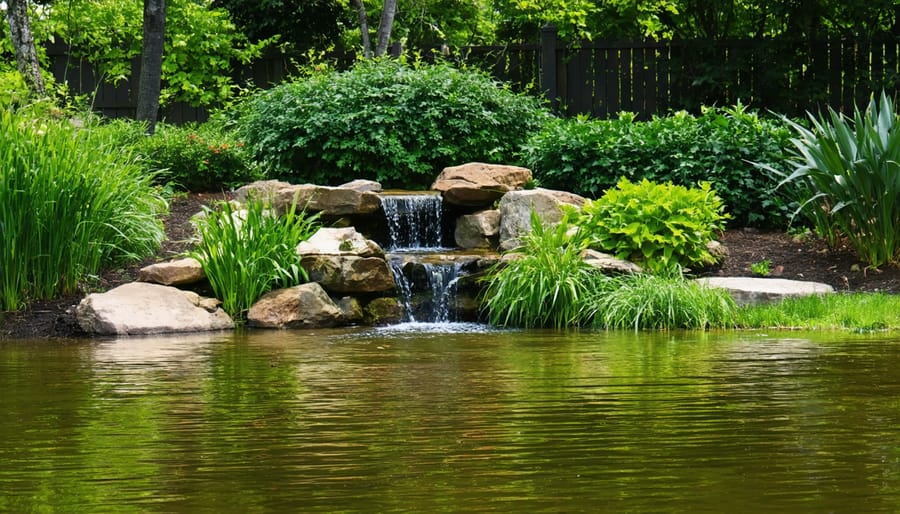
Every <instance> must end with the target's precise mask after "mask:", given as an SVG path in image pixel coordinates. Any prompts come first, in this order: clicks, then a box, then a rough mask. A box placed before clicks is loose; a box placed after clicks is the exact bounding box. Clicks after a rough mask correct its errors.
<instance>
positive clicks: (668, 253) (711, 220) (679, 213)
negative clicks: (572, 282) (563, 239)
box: [577, 178, 728, 272]
mask: <svg viewBox="0 0 900 514" xmlns="http://www.w3.org/2000/svg"><path fill="white" fill-rule="evenodd" d="M723 210H724V206H723V204H722V200H721V199H720V198H719V197H718V196H717V195H716V193H715V192H714V191H713V190H712V187H711V186H710V184H709V183H708V182H701V183H700V184H699V188H692V189H688V188H686V187H683V186H676V185H673V184H671V183H667V184H655V183H652V182H650V181H648V180H643V181H641V182H640V183H639V184H633V183H632V182H631V181H629V180H628V179H627V178H623V179H621V180H620V181H619V183H618V184H617V185H616V187H615V188H613V189H610V190H608V191H607V192H606V193H605V194H604V195H603V196H602V197H601V198H599V199H597V200H593V201H590V200H589V201H587V202H586V203H585V205H584V207H583V209H582V214H581V216H580V217H579V219H578V222H577V223H578V225H579V226H581V227H582V228H583V229H584V232H585V234H586V237H587V238H588V239H589V241H590V245H591V246H592V247H594V248H597V249H599V250H601V251H604V252H609V253H612V254H614V255H615V256H616V257H619V258H620V259H629V260H632V261H635V262H639V263H641V264H642V266H644V267H645V268H647V269H650V270H652V271H654V272H663V271H666V270H671V269H673V268H676V267H703V266H707V265H710V264H714V263H715V259H714V258H713V256H712V255H711V254H710V253H709V250H708V249H707V247H706V245H707V243H709V242H710V241H711V240H712V239H713V238H714V236H715V234H716V232H717V231H720V230H722V229H723V228H724V223H725V220H726V219H728V215H727V214H724V213H723Z"/></svg>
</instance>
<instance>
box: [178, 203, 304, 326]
mask: <svg viewBox="0 0 900 514" xmlns="http://www.w3.org/2000/svg"><path fill="white" fill-rule="evenodd" d="M205 214H206V215H205V216H204V217H202V218H201V219H200V221H199V223H198V230H199V233H200V238H201V241H200V243H199V244H198V245H197V248H196V249H195V250H194V251H193V252H192V254H191V255H192V256H193V257H194V258H195V259H197V260H198V261H199V262H200V264H201V266H202V267H203V272H204V273H205V274H206V277H207V278H208V279H209V283H210V285H211V287H212V289H213V292H215V294H216V297H217V298H219V299H220V300H222V308H223V309H224V310H225V312H227V313H228V314H229V315H230V316H232V318H234V319H235V321H240V320H242V319H244V318H245V317H246V313H247V311H248V310H249V309H250V307H251V306H252V305H253V302H255V301H256V300H257V299H258V298H259V297H260V296H262V295H263V294H265V293H267V292H268V291H270V290H271V289H272V288H273V287H291V286H295V285H298V284H302V283H303V282H305V281H306V280H307V276H306V271H305V270H304V269H303V268H302V267H301V266H300V256H299V255H298V254H297V251H296V248H297V245H298V244H299V243H300V242H301V241H305V240H307V239H309V237H310V236H311V235H312V234H314V233H315V231H316V230H318V227H319V226H318V222H317V219H318V216H317V215H312V216H308V215H307V214H306V212H305V211H299V212H297V210H296V204H294V205H292V206H291V208H290V209H289V210H288V212H287V213H285V214H284V215H281V216H279V215H277V214H275V212H274V211H272V210H271V209H269V208H268V207H267V206H266V205H265V203H264V202H262V201H260V200H255V199H251V200H250V201H249V202H248V203H247V204H246V205H244V206H243V207H242V208H241V209H236V208H235V207H234V206H233V205H232V204H231V203H230V202H224V203H222V204H221V206H220V209H218V210H212V209H208V208H207V209H206V210H205Z"/></svg>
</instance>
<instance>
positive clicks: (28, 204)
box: [0, 109, 167, 310]
mask: <svg viewBox="0 0 900 514" xmlns="http://www.w3.org/2000/svg"><path fill="white" fill-rule="evenodd" d="M117 130H118V128H117V127H116V126H109V125H101V124H99V123H97V122H96V120H91V119H88V120H87V124H86V125H85V126H84V127H82V128H77V127H75V126H73V125H72V124H71V123H70V122H69V121H68V120H65V119H49V118H36V117H34V116H33V115H29V114H26V113H24V112H20V111H14V110H8V109H7V110H4V111H3V112H0V134H3V135H2V137H0V262H2V265H0V310H15V309H17V308H19V307H21V306H22V305H23V304H24V303H25V302H27V301H29V300H36V299H47V298H52V297H55V296H58V295H60V294H65V293H71V292H74V291H75V290H76V288H77V287H78V285H79V283H80V282H81V281H82V280H83V279H84V278H85V277H86V276H88V275H93V274H95V273H97V272H98V270H99V269H100V268H101V267H102V266H104V265H109V264H113V263H117V262H120V261H123V260H127V259H132V258H137V257H142V256H145V255H150V254H152V253H153V252H154V251H156V249H157V248H158V247H159V244H160V242H161V241H162V239H163V238H164V237H165V232H164V231H163V227H162V223H161V222H160V220H159V216H160V215H161V214H163V213H164V212H165V211H166V209H167V204H166V201H165V199H164V198H163V197H162V196H161V194H160V193H159V191H158V190H157V189H155V188H154V187H153V186H152V180H153V177H152V175H148V174H145V173H143V172H142V170H141V168H140V167H139V166H138V165H136V162H135V159H134V157H133V156H132V154H131V153H130V152H129V150H128V148H127V147H122V146H121V145H120V144H118V143H117V142H118V141H120V139H121V138H119V137H118V134H117Z"/></svg>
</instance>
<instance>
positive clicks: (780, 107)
mask: <svg viewBox="0 0 900 514" xmlns="http://www.w3.org/2000/svg"><path fill="white" fill-rule="evenodd" d="M65 50H66V48H65V46H64V45H61V44H57V45H54V46H52V47H50V49H49V51H48V55H49V57H50V60H51V63H52V67H53V73H54V75H55V76H56V79H57V80H68V82H69V86H70V88H71V89H72V91H75V92H81V93H87V94H92V95H93V105H94V108H95V109H96V110H98V111H101V112H103V113H104V114H106V115H108V116H112V117H118V116H133V115H134V105H135V102H134V96H135V93H136V92H137V76H138V73H137V63H133V69H134V70H135V72H134V73H132V75H131V78H130V79H128V80H125V81H122V82H121V83H120V84H119V85H117V86H112V85H109V84H104V83H102V82H101V81H99V77H97V76H96V73H95V72H94V71H93V70H92V69H91V67H90V66H87V65H85V64H84V63H81V62H76V61H73V60H71V59H70V58H69V57H68V53H67V52H66V51H65ZM393 51H394V53H397V54H398V53H399V52H400V49H399V47H398V46H395V47H394V49H393ZM436 54H437V53H436V52H430V51H428V52H423V55H424V57H425V58H426V59H431V58H434V57H433V56H435V55H436ZM447 58H449V59H450V60H453V61H458V62H462V63H466V64H467V65H469V66H476V67H479V68H482V69H484V70H485V71H487V72H489V73H491V74H492V75H493V76H494V77H496V78H497V79H498V80H502V81H506V82H509V83H510V84H511V85H512V87H513V88H514V89H517V90H522V91H533V92H535V93H536V94H543V95H545V96H546V97H547V98H548V99H549V100H550V101H551V103H552V105H553V107H554V108H555V109H557V110H558V111H559V112H561V113H563V114H565V115H575V114H590V115H592V116H594V117H598V118H607V117H611V116H615V115H616V114H617V113H618V112H620V111H630V112H634V113H637V114H638V116H639V117H640V118H647V117H649V116H651V115H653V114H664V113H666V112H669V111H671V110H678V109H686V110H689V111H692V112H696V111H697V110H698V109H699V108H700V106H702V105H732V104H734V103H736V102H738V101H740V102H742V103H743V104H745V105H750V106H752V107H754V108H758V109H767V110H772V111H775V112H779V113H784V114H788V115H792V116H796V115H802V114H803V113H804V112H805V111H816V110H818V109H821V108H823V107H824V106H826V105H828V106H831V107H833V108H835V109H837V110H840V111H844V112H849V111H852V109H853V107H854V106H861V105H864V104H865V102H866V101H867V100H868V98H869V97H870V95H871V94H872V93H873V92H877V91H880V90H882V89H884V90H886V91H888V93H890V94H893V95H896V93H897V90H898V85H900V67H898V66H900V39H898V38H897V37H896V36H893V35H884V36H879V37H874V38H866V39H841V38H832V39H823V40H815V41H810V40H795V39H790V38H783V39H770V40H728V41H699V40H691V41H674V42H672V41H667V42H654V41H597V42H587V43H583V44H581V45H578V46H573V45H564V44H561V43H560V42H559V40H558V37H557V34H556V31H555V30H554V29H552V28H550V27H548V28H545V29H544V30H543V31H542V37H541V42H540V44H530V45H505V46H472V47H463V48H459V49H455V50H454V51H453V52H452V53H451V54H450V55H449V56H448V57H447ZM337 62H338V63H339V66H349V65H350V64H352V62H353V60H352V59H347V58H342V59H338V60H337ZM295 72H296V68H295V67H294V66H293V64H292V60H291V58H290V56H285V55H272V56H269V57H266V58H264V59H261V60H259V61H257V62H254V63H252V64H250V65H247V66H242V67H239V68H237V69H236V71H235V75H234V78H235V80H236V81H237V82H238V83H240V84H250V83H252V84H253V85H255V86H258V87H269V86H271V85H273V84H277V83H279V82H281V81H282V80H284V79H285V78H288V77H290V76H291V75H292V74H293V73H295ZM162 116H163V117H164V118H165V119H166V120H167V121H169V122H173V123H181V122H185V121H193V120H201V121H202V120H204V119H206V117H207V113H206V111H205V110H203V109H200V108H192V107H190V106H188V105H184V104H175V105H171V106H169V107H167V108H165V109H164V110H163V111H162Z"/></svg>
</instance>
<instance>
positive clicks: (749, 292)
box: [697, 277, 834, 305]
mask: <svg viewBox="0 0 900 514" xmlns="http://www.w3.org/2000/svg"><path fill="white" fill-rule="evenodd" d="M697 280H698V281H699V282H700V283H701V284H703V285H706V286H708V287H718V288H721V289H725V290H726V291H728V293H729V294H730V295H731V297H732V298H734V301H735V303H737V304H738V305H748V304H757V303H765V302H776V301H779V300H783V299H785V298H791V297H797V296H809V295H813V294H826V293H831V292H834V288H833V287H831V286H830V285H828V284H823V283H821V282H807V281H802V280H788V279H783V278H753V277H705V278H699V279H697Z"/></svg>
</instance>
